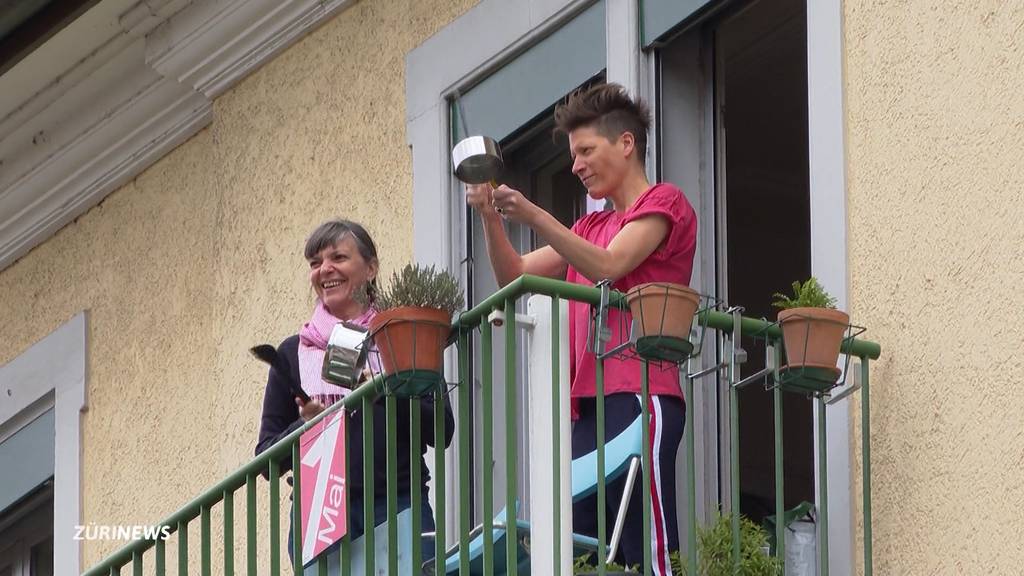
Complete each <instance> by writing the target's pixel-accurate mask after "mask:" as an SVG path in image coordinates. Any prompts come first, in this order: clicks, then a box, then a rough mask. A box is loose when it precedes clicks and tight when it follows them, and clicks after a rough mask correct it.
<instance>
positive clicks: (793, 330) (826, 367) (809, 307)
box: [772, 276, 850, 381]
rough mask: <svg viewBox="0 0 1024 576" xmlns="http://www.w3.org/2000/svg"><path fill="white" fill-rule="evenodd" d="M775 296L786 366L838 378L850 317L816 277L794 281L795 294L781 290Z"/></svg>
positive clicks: (774, 303) (774, 304)
mask: <svg viewBox="0 0 1024 576" xmlns="http://www.w3.org/2000/svg"><path fill="white" fill-rule="evenodd" d="M773 297H774V298H775V302H773V303H772V305H773V306H775V307H776V308H779V309H780V310H779V317H778V318H779V325H780V326H781V327H782V339H783V342H784V344H785V347H786V365H787V366H786V367H787V368H789V369H794V368H805V369H810V370H813V371H818V372H821V373H826V374H829V375H830V376H834V377H835V378H838V377H839V368H838V367H836V362H837V360H838V359H839V346H840V344H841V343H842V340H843V336H844V335H845V334H846V330H847V328H848V327H849V325H850V317H849V316H848V315H847V314H846V313H845V312H842V311H840V310H836V309H835V307H836V299H835V298H833V297H832V296H830V295H829V294H828V293H827V292H825V290H824V289H823V288H822V287H821V284H819V283H818V280H817V278H815V277H813V276H812V277H810V278H809V279H808V280H807V281H806V282H804V283H803V284H801V283H800V282H793V296H792V297H789V296H785V295H783V294H779V293H778V292H776V293H775V294H774V296H773ZM835 378H833V381H834V379H835Z"/></svg>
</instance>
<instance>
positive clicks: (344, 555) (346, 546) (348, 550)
mask: <svg viewBox="0 0 1024 576" xmlns="http://www.w3.org/2000/svg"><path fill="white" fill-rule="evenodd" d="M341 411H342V415H341V416H342V417H341V425H342V432H343V434H342V435H341V442H342V446H343V447H344V449H345V464H344V466H345V490H344V492H343V493H342V498H343V499H344V500H345V525H346V526H347V527H348V530H345V535H344V536H342V537H341V554H340V555H339V556H338V562H339V563H340V564H341V566H340V568H341V576H351V574H352V536H351V532H352V522H351V521H350V520H349V519H350V518H352V495H351V493H350V490H349V484H351V474H352V473H351V468H352V467H351V466H349V464H348V459H349V454H351V452H349V449H348V437H349V432H350V430H351V427H350V426H349V420H350V418H349V415H350V412H349V410H348V408H345V407H342V408H341Z"/></svg>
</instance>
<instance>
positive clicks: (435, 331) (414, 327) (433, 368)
mask: <svg viewBox="0 0 1024 576" xmlns="http://www.w3.org/2000/svg"><path fill="white" fill-rule="evenodd" d="M370 331H371V332H373V333H374V337H373V342H374V344H376V346H377V349H378V350H379V351H380V361H381V366H382V367H383V369H384V372H385V373H386V374H398V373H400V372H405V371H408V370H416V371H421V370H425V371H430V372H437V373H440V372H441V370H442V367H443V363H444V360H443V358H444V356H443V351H444V348H445V343H446V341H447V339H448V333H449V332H450V331H451V315H449V314H448V313H447V312H445V311H444V310H438V309H436V308H418V307H401V308H392V309H390V310H385V311H384V312H381V313H379V314H377V315H376V316H375V317H374V318H373V320H371V321H370Z"/></svg>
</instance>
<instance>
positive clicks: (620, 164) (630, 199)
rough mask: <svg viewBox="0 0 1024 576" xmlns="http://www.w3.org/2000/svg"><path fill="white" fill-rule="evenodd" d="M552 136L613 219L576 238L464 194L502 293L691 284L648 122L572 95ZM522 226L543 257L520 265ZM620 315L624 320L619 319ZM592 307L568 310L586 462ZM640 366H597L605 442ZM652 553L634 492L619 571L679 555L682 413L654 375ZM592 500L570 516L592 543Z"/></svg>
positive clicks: (592, 440)
mask: <svg viewBox="0 0 1024 576" xmlns="http://www.w3.org/2000/svg"><path fill="white" fill-rule="evenodd" d="M555 123H556V125H557V128H556V129H557V130H558V131H560V132H564V133H566V134H568V136H569V151H570V153H571V154H572V157H573V166H572V171H573V174H575V175H576V176H577V177H579V179H580V180H581V181H582V182H583V185H584V186H585V187H586V188H587V193H588V195H589V196H590V197H591V198H593V199H595V200H606V201H608V202H609V203H610V204H611V206H612V210H605V211H603V212H595V213H592V214H588V215H586V216H584V217H583V218H581V219H580V220H578V221H577V222H576V223H575V224H574V225H573V227H572V228H571V229H569V228H566V227H565V226H563V225H562V224H560V223H559V222H558V220H557V219H555V217H554V216H552V215H551V214H549V213H547V212H545V211H544V210H543V209H542V208H540V207H538V206H536V205H535V204H533V203H532V202H530V201H529V200H527V199H526V198H525V197H524V196H523V195H522V194H521V193H520V192H519V191H517V190H514V189H512V188H509V187H508V186H499V187H498V188H496V189H495V188H492V187H491V186H489V185H486V184H484V185H480V186H469V187H467V193H466V198H467V202H468V203H469V204H470V205H471V206H473V208H475V209H476V211H477V212H478V213H479V214H480V217H481V219H482V220H483V228H484V238H485V240H486V244H487V252H488V254H489V255H490V258H491V263H492V266H493V268H494V275H495V277H496V278H497V280H498V284H500V285H502V286H504V285H506V284H508V283H509V282H511V281H512V280H514V279H516V278H517V277H519V276H520V275H522V274H536V275H539V276H547V277H550V278H565V279H566V280H567V281H569V282H575V283H577V284H583V285H587V286H592V285H594V284H595V283H597V282H599V281H601V280H605V279H608V280H611V282H612V287H613V288H615V289H616V290H620V291H622V292H625V291H628V290H629V289H630V288H631V287H633V286H635V285H637V284H642V283H644V282H652V281H663V282H675V283H680V284H689V282H690V274H691V272H692V270H693V255H694V250H695V248H696V238H697V220H696V215H695V214H694V211H693V208H692V207H691V206H690V203H689V202H688V201H687V200H686V197H685V196H683V194H682V192H680V190H679V189H678V188H676V187H675V186H673V185H671V184H665V183H661V184H655V185H653V186H652V185H651V184H650V183H649V182H648V180H647V175H646V170H645V155H646V151H647V131H648V128H649V127H650V112H649V111H648V109H647V107H646V106H645V105H644V104H643V103H642V102H640V101H638V100H633V99H631V98H630V97H629V95H628V94H627V93H626V91H625V89H623V88H622V87H621V86H619V85H617V84H603V85H598V86H594V87H592V88H590V89H587V90H584V91H579V92H576V93H574V94H572V95H571V96H570V97H569V98H568V100H567V101H566V103H565V104H561V105H559V106H558V107H557V108H556V109H555ZM505 220H509V221H512V222H517V223H521V224H525V225H527V226H529V227H530V228H532V229H533V230H534V231H535V232H536V233H537V234H539V235H540V236H541V237H542V238H544V240H546V241H547V242H548V245H547V246H545V247H543V248H540V249H538V250H534V251H533V252H530V253H528V254H523V255H520V254H519V253H518V252H517V251H516V250H515V248H514V247H513V246H512V244H511V243H510V242H509V239H508V236H507V233H506V231H505V225H504V221H505ZM620 314H621V315H622V316H624V317H622V316H620ZM589 321H590V310H589V306H587V305H585V304H580V303H577V302H571V303H570V306H569V330H570V332H569V336H570V346H571V348H572V351H571V363H570V371H571V374H570V379H571V382H572V384H571V396H572V399H573V408H574V410H573V416H574V418H576V424H575V426H573V437H572V453H573V457H574V458H575V457H577V456H581V455H583V454H586V453H588V452H591V451H593V450H594V448H595V445H596V425H597V422H596V415H595V400H594V397H595V394H596V386H595V366H596V357H595V356H594V354H593V353H591V352H589V351H587V333H588V327H589ZM608 324H609V326H610V327H611V328H612V331H613V334H612V341H611V342H610V343H609V347H611V346H614V345H616V344H617V343H620V342H622V341H624V340H625V339H627V338H628V337H629V334H628V331H629V328H628V327H629V314H628V312H619V311H618V310H612V311H610V312H609V322H608ZM640 371H641V365H640V363H639V362H637V361H635V360H623V359H619V358H609V359H607V360H606V361H605V364H604V378H605V380H604V382H605V438H606V440H610V439H612V438H614V437H615V436H616V435H617V434H619V433H620V432H621V431H622V430H623V429H625V428H626V427H627V426H628V425H629V424H630V423H632V422H633V421H634V420H635V419H636V417H637V416H638V415H639V414H640V412H641V405H640V396H639V393H640ZM650 390H651V401H650V406H649V408H650V414H651V422H650V431H651V435H650V438H651V450H652V452H651V454H652V460H651V462H652V471H651V472H652V474H651V495H652V502H651V505H652V510H651V512H652V514H651V542H650V543H649V544H648V543H645V542H643V541H642V534H643V532H642V521H643V516H642V514H643V512H642V509H641V506H642V498H641V494H640V490H641V487H640V485H639V483H637V484H636V486H635V490H634V494H633V495H632V497H631V498H630V504H629V509H628V511H627V514H626V526H625V529H624V530H623V535H622V544H621V550H622V557H621V558H622V561H623V563H625V564H626V565H631V564H639V563H641V562H642V561H643V547H644V546H646V545H650V546H651V551H652V559H653V566H654V570H655V573H657V574H671V568H670V567H669V562H668V554H669V552H671V551H673V550H678V549H679V534H678V522H677V517H676V504H675V502H676V495H675V489H674V486H675V469H676V466H675V461H676V452H677V450H678V448H679V444H680V442H681V441H682V437H683V426H684V424H685V417H686V410H685V405H684V399H683V395H682V392H681V390H680V387H679V380H678V373H677V372H676V371H674V370H665V371H662V370H658V369H656V368H652V369H651V370H650ZM623 484H624V480H623V479H619V480H618V481H616V482H613V483H610V484H609V485H608V492H607V494H608V498H607V514H608V518H614V516H615V514H616V512H617V510H618V502H619V500H620V499H621V497H622V492H623V490H624V486H623ZM596 508H597V506H596V497H592V498H591V499H588V500H587V501H584V502H579V503H576V504H574V506H573V528H574V530H575V531H577V532H582V533H584V534H590V535H593V536H596V534H597V510H596Z"/></svg>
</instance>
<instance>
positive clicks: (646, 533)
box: [598, 360, 652, 575]
mask: <svg viewBox="0 0 1024 576" xmlns="http://www.w3.org/2000/svg"><path fill="white" fill-rule="evenodd" d="M650 378H651V374H650V365H649V364H648V363H647V360H644V361H643V362H641V363H640V424H641V429H642V431H641V437H642V444H641V446H640V456H641V461H642V462H641V464H642V465H641V466H640V470H641V475H640V484H641V486H642V487H643V490H642V491H641V494H643V499H642V500H641V505H642V507H643V523H644V526H643V542H645V543H647V542H650V541H651V410H650V398H651V392H650ZM600 473H601V471H600V469H598V474H600ZM622 497H623V498H625V497H626V495H625V494H623V495H622ZM643 561H644V565H643V573H644V574H645V575H646V574H650V573H651V565H652V558H651V547H650V545H645V546H644V560H643Z"/></svg>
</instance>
